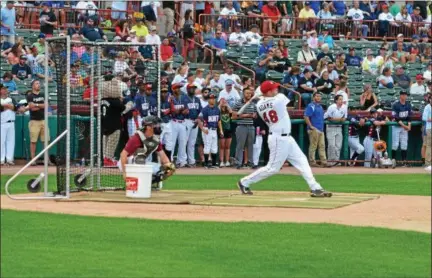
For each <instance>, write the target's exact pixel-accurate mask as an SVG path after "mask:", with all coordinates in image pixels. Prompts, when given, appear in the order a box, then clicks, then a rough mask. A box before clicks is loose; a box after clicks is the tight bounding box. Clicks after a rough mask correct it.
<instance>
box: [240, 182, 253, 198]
mask: <svg viewBox="0 0 432 278" xmlns="http://www.w3.org/2000/svg"><path fill="white" fill-rule="evenodd" d="M237 187H238V188H239V189H240V192H241V193H242V194H244V195H253V193H252V191H251V190H250V188H249V187H245V186H243V184H241V182H240V181H238V182H237Z"/></svg>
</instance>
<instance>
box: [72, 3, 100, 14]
mask: <svg viewBox="0 0 432 278" xmlns="http://www.w3.org/2000/svg"><path fill="white" fill-rule="evenodd" d="M75 9H77V10H79V13H80V14H81V16H85V15H86V13H88V15H89V16H92V15H95V14H96V12H97V10H98V7H97V6H96V4H95V3H94V2H93V1H79V2H78V4H77V5H76V7H75ZM78 18H79V16H78Z"/></svg>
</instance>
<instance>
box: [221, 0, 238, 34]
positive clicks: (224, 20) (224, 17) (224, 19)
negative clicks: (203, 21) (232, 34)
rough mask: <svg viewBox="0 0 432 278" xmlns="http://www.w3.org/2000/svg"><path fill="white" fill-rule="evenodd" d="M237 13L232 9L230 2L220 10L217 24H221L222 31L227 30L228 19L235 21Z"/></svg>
mask: <svg viewBox="0 0 432 278" xmlns="http://www.w3.org/2000/svg"><path fill="white" fill-rule="evenodd" d="M236 15H237V11H236V10H235V9H234V7H233V2H232V1H226V5H225V7H224V8H223V9H222V10H221V12H220V16H219V19H218V22H219V23H221V24H222V27H223V28H224V29H228V26H229V22H228V19H235V17H236Z"/></svg>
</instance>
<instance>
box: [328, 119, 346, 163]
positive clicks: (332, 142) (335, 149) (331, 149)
mask: <svg viewBox="0 0 432 278" xmlns="http://www.w3.org/2000/svg"><path fill="white" fill-rule="evenodd" d="M326 135H327V159H328V160H330V161H335V160H339V159H340V151H341V149H342V138H343V135H342V127H339V126H331V125H327V129H326Z"/></svg>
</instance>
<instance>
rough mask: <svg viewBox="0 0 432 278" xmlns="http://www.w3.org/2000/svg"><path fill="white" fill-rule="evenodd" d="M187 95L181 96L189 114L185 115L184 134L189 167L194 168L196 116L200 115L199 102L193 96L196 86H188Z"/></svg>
mask: <svg viewBox="0 0 432 278" xmlns="http://www.w3.org/2000/svg"><path fill="white" fill-rule="evenodd" d="M186 90H187V94H186V95H183V99H184V101H185V104H186V107H187V109H188V111H189V113H188V114H187V115H186V120H185V123H186V133H187V137H186V138H187V145H186V153H187V157H188V164H187V166H189V167H194V166H195V163H196V161H195V143H196V140H197V136H198V128H197V127H198V115H199V114H200V113H201V109H202V107H201V101H200V99H199V98H197V97H196V96H195V91H196V90H197V86H196V85H194V84H188V85H187V87H186Z"/></svg>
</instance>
